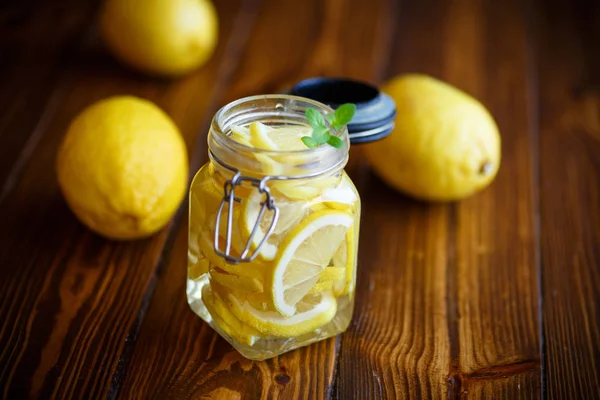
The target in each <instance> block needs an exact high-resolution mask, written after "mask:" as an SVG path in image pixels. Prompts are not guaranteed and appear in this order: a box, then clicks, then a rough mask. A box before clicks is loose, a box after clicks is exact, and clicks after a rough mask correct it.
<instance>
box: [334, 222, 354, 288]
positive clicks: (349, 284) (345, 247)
mask: <svg viewBox="0 0 600 400" xmlns="http://www.w3.org/2000/svg"><path fill="white" fill-rule="evenodd" d="M355 249H356V238H355V228H354V227H353V226H352V227H350V228H349V229H348V231H347V232H346V237H345V239H344V241H343V242H342V244H341V245H340V247H339V248H338V250H337V251H336V252H335V255H334V256H333V265H334V267H337V268H341V269H343V270H344V271H345V276H344V277H342V278H339V279H337V280H336V281H335V282H334V284H333V293H334V294H335V296H336V297H341V296H345V295H347V294H349V293H351V292H352V291H353V290H354V270H355V267H356V260H355V254H356V251H355Z"/></svg>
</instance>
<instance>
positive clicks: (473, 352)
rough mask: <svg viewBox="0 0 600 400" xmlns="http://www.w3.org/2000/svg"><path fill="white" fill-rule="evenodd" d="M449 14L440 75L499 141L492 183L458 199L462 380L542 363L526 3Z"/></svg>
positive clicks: (479, 4) (454, 9)
mask: <svg viewBox="0 0 600 400" xmlns="http://www.w3.org/2000/svg"><path fill="white" fill-rule="evenodd" d="M449 10H450V11H449V14H448V19H447V21H448V23H447V26H446V40H447V42H446V43H447V45H446V47H445V52H446V73H445V76H446V78H447V80H448V81H450V82H451V83H454V84H455V85H457V86H458V87H461V88H463V89H464V90H465V91H467V92H468V93H470V94H472V95H474V96H475V97H476V98H478V99H479V100H480V101H481V102H482V103H483V104H484V105H485V106H487V108H488V109H489V111H490V112H491V114H492V115H493V116H494V118H495V120H496V121H497V123H498V127H499V130H500V133H501V137H502V161H501V168H500V170H499V173H498V176H497V177H496V179H495V181H494V183H493V184H492V185H491V186H490V187H489V188H488V189H487V190H485V191H483V192H482V193H481V194H479V195H477V196H473V197H472V198H469V199H467V200H465V201H462V202H460V203H458V204H457V205H456V217H455V218H456V221H455V224H456V226H453V227H452V229H453V230H454V232H455V240H456V247H455V251H456V264H455V265H454V268H455V270H454V271H453V272H452V274H453V275H454V274H455V279H456V290H457V293H456V295H457V297H456V300H457V322H456V323H457V327H458V331H457V332H458V342H457V344H458V352H457V354H456V355H457V356H458V358H455V359H453V364H455V365H456V364H458V371H459V372H460V373H462V374H467V375H466V376H468V374H475V375H477V374H478V371H480V370H486V371H489V370H490V369H493V368H499V369H502V370H506V369H507V367H508V366H511V365H512V366H514V367H515V368H512V369H511V371H512V373H513V374H518V373H520V372H525V371H528V370H529V369H531V367H532V365H534V366H536V368H538V369H539V361H540V349H539V346H540V344H539V343H540V342H539V335H540V328H539V326H538V321H539V317H538V312H537V309H538V298H539V288H538V285H537V276H538V275H537V272H538V271H537V264H536V249H537V246H538V238H537V237H536V233H535V229H534V216H535V215H536V214H537V212H538V211H537V204H534V201H533V196H534V193H533V190H534V189H533V188H534V179H533V173H532V164H533V161H532V160H533V152H534V150H533V149H532V143H533V140H532V138H533V136H532V132H531V130H530V129H529V128H530V126H531V124H532V121H531V118H530V115H531V112H532V107H534V105H533V96H534V93H531V91H530V88H531V85H532V84H533V83H534V82H531V79H532V77H531V76H528V73H529V70H528V54H527V52H528V50H530V49H528V42H527V38H526V21H525V8H524V5H523V2H521V1H518V0H515V1H503V2H485V3H484V2H483V1H478V0H472V1H467V2H464V1H462V2H461V1H455V2H452V6H451V7H449ZM519 366H520V367H521V368H524V369H523V370H521V369H520V367H519ZM479 381H480V380H479ZM479 381H478V382H479ZM526 382H528V383H531V384H535V385H537V386H539V383H536V382H534V381H531V380H527V381H526ZM528 390H532V388H528Z"/></svg>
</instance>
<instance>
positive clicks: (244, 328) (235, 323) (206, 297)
mask: <svg viewBox="0 0 600 400" xmlns="http://www.w3.org/2000/svg"><path fill="white" fill-rule="evenodd" d="M202 301H203V302H204V305H205V306H206V309H207V310H208V312H209V313H210V315H211V317H212V318H213V320H214V321H215V323H216V324H217V325H218V327H219V328H221V329H222V330H223V331H224V332H225V333H226V334H227V335H229V336H230V337H231V338H232V339H234V340H236V341H238V342H240V343H243V344H246V345H248V346H252V345H253V344H254V343H255V342H256V340H257V339H259V338H260V336H261V334H260V332H258V331H257V330H256V329H254V328H252V327H250V326H248V325H246V324H244V323H243V322H242V321H240V320H239V319H238V318H236V317H235V316H234V315H233V314H232V313H231V311H229V308H228V307H227V306H226V305H225V303H224V302H223V300H222V299H221V297H220V296H219V295H218V293H216V292H215V291H214V290H212V287H211V285H205V286H204V287H203V288H202Z"/></svg>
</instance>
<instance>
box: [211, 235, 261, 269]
mask: <svg viewBox="0 0 600 400" xmlns="http://www.w3.org/2000/svg"><path fill="white" fill-rule="evenodd" d="M199 236H200V238H199V244H200V251H201V252H202V254H203V255H204V256H205V257H206V259H207V260H208V261H209V262H210V264H212V265H213V267H216V268H220V269H222V270H223V271H225V272H226V273H228V274H233V275H238V276H246V277H250V278H260V279H262V278H263V276H265V272H266V271H267V270H268V267H267V266H266V265H265V264H263V263H261V262H258V261H253V262H251V263H240V264H230V263H228V262H227V261H226V260H225V259H224V258H222V257H221V256H219V255H218V254H217V253H216V252H215V249H214V246H213V237H212V234H209V233H208V232H206V231H203V232H201V233H200V235H199ZM219 239H221V243H220V248H221V249H225V243H224V240H223V238H219ZM232 254H233V255H236V256H239V254H236V252H235V251H234V252H233V253H232Z"/></svg>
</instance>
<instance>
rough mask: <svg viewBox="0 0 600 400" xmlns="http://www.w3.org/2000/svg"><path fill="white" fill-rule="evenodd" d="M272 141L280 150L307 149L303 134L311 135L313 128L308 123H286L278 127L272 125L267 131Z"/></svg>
mask: <svg viewBox="0 0 600 400" xmlns="http://www.w3.org/2000/svg"><path fill="white" fill-rule="evenodd" d="M267 135H268V136H269V138H270V139H271V141H272V142H273V143H274V144H275V146H277V149H278V150H286V151H294V150H306V149H307V147H306V145H305V144H304V143H303V142H302V137H303V136H311V135H312V128H311V127H310V126H306V125H285V126H278V127H276V128H273V127H271V128H270V129H268V131H267Z"/></svg>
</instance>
